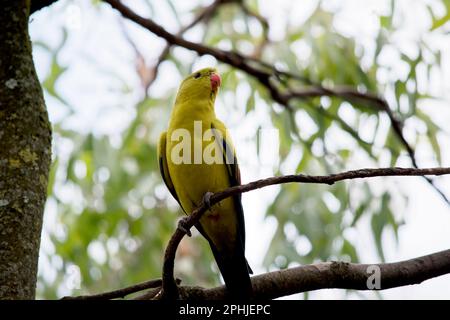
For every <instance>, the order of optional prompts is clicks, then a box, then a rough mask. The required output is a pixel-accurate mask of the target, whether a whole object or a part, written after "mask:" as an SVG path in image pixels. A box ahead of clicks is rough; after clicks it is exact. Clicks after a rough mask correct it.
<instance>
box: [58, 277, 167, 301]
mask: <svg viewBox="0 0 450 320" xmlns="http://www.w3.org/2000/svg"><path fill="white" fill-rule="evenodd" d="M161 283H162V281H161V279H156V280H149V281H145V282H142V283H138V284H135V285H133V286H130V287H126V288H122V289H118V290H114V291H108V292H104V293H99V294H93V295H85V296H77V297H64V298H62V299H61V300H110V299H117V298H123V297H125V296H127V295H129V294H131V293H135V292H139V291H142V290H145V289H151V288H157V287H160V286H161Z"/></svg>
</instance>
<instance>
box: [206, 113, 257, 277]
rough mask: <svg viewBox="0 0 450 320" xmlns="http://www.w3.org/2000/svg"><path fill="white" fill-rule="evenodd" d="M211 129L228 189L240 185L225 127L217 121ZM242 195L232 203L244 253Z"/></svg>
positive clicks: (232, 149) (234, 158)
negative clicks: (221, 161) (224, 171)
mask: <svg viewBox="0 0 450 320" xmlns="http://www.w3.org/2000/svg"><path fill="white" fill-rule="evenodd" d="M211 129H212V130H213V133H214V137H215V141H216V142H217V143H218V144H219V146H220V148H221V151H222V155H223V161H224V165H226V167H227V172H228V179H229V182H230V187H234V186H239V185H240V184H241V172H240V170H239V164H238V162H237V158H236V153H235V150H234V147H233V145H232V143H231V141H227V136H226V127H225V125H224V124H223V123H222V122H220V121H219V120H217V119H216V120H215V121H214V122H213V123H211ZM241 198H242V195H241V194H240V193H238V194H237V195H234V196H233V200H234V201H233V202H234V206H235V210H236V214H237V221H238V226H237V227H238V228H237V231H238V235H239V240H240V242H241V245H242V249H243V250H244V251H245V222H244V209H243V208H242V200H241ZM247 268H248V271H249V273H250V274H253V270H252V269H251V268H250V266H249V264H248V263H247Z"/></svg>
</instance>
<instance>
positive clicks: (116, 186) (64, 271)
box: [35, 0, 450, 298]
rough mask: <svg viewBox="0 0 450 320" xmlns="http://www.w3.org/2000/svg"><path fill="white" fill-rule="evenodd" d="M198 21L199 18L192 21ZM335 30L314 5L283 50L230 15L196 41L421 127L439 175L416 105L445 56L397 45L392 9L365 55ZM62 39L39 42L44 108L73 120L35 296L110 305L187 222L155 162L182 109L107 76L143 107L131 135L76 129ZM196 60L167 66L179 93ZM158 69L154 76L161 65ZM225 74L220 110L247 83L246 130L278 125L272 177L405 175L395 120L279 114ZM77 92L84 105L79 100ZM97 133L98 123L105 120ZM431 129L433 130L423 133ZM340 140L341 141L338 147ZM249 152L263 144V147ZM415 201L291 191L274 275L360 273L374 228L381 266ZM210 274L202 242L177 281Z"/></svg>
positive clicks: (375, 114) (435, 22) (278, 207)
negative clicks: (381, 171) (381, 107)
mask: <svg viewBox="0 0 450 320" xmlns="http://www.w3.org/2000/svg"><path fill="white" fill-rule="evenodd" d="M153 2H155V1H147V2H146V4H147V6H146V8H150V11H151V15H152V16H153V17H154V18H155V19H156V20H158V19H157V13H155V11H154V9H155V7H156V6H155V4H154V3H153ZM245 3H246V5H247V6H248V8H249V9H250V10H251V11H253V12H255V13H257V12H259V7H258V4H259V2H258V1H255V0H252V1H246V2H245ZM66 4H67V3H66ZM158 4H160V3H159V2H158ZM442 4H443V6H444V7H445V10H446V14H444V15H442V14H436V13H435V11H434V10H433V9H432V8H431V7H429V6H428V5H425V4H424V5H423V6H424V8H427V9H428V12H429V16H430V21H431V27H430V32H440V30H441V29H442V26H443V25H444V24H445V23H446V22H447V21H448V20H450V18H449V12H450V11H449V1H442ZM166 5H168V8H169V9H168V10H169V12H171V14H172V16H173V18H174V20H175V21H176V23H178V24H179V25H181V24H182V22H185V21H189V19H187V18H186V16H188V17H190V15H189V12H179V11H178V9H177V8H178V6H177V3H176V2H174V3H172V2H171V1H167V2H166ZM102 6H103V5H102V4H101V3H98V1H94V2H93V4H92V8H91V9H90V10H99V8H101V7H102ZM106 7H107V6H105V9H108V10H110V9H111V8H109V7H107V8H106ZM54 10H55V11H56V12H55V13H54V14H58V11H57V10H60V11H59V12H62V10H63V9H60V8H59V9H58V8H56V9H54ZM198 11H199V9H198V8H194V10H193V11H192V12H198ZM399 17H400V18H399ZM286 20H287V19H286ZM335 20H336V14H335V13H334V12H330V11H328V10H327V9H325V8H324V7H323V6H321V5H317V7H316V8H315V9H314V10H313V11H312V13H311V14H310V16H309V17H308V18H307V19H306V21H303V22H302V23H301V24H293V23H289V22H288V21H286V27H285V29H284V30H283V32H282V33H283V35H282V36H281V37H277V39H279V38H281V39H279V40H277V39H270V41H268V42H267V43H265V40H264V37H265V32H264V31H265V27H264V25H262V24H261V22H260V21H258V20H257V19H256V18H255V17H252V16H248V15H247V14H245V13H244V12H243V11H242V8H240V7H239V6H237V5H235V4H227V5H223V6H222V7H221V8H220V10H219V12H218V14H216V15H215V16H214V17H213V19H212V20H211V21H210V22H209V24H208V27H205V26H204V25H199V26H198V27H196V28H197V29H196V32H197V33H198V34H201V35H202V37H201V40H202V42H203V43H205V44H207V45H211V46H218V47H221V48H227V49H233V50H239V51H241V52H243V53H245V54H252V53H255V52H256V51H257V50H259V49H258V48H260V44H261V43H265V45H264V48H263V50H262V51H261V52H260V54H261V59H262V60H264V61H266V62H268V63H272V64H276V65H277V66H278V67H280V68H282V69H285V70H289V71H291V72H293V73H296V74H299V75H301V76H302V77H304V78H308V79H310V80H311V81H313V82H315V83H322V84H324V85H327V86H329V87H333V86H335V85H346V86H349V87H354V88H357V89H358V90H360V91H369V92H372V93H379V94H382V95H383V96H385V97H386V99H387V100H388V102H389V104H390V107H391V108H392V110H393V112H394V114H395V115H396V116H397V117H398V118H399V119H400V120H401V121H403V122H405V121H406V120H408V122H411V121H414V123H415V124H416V125H413V126H410V127H409V130H410V131H411V132H410V134H409V136H408V138H409V140H410V142H411V144H413V145H415V143H416V142H418V141H419V140H420V139H425V140H426V141H427V143H429V144H430V146H431V148H432V150H433V152H434V157H435V161H436V163H437V164H438V163H440V161H441V155H440V153H441V152H440V146H439V143H438V141H437V138H436V135H437V133H438V132H440V130H441V129H440V128H439V127H438V126H437V125H436V124H435V123H434V122H433V120H432V119H431V118H430V116H429V115H428V114H427V112H426V109H424V108H419V102H420V101H426V100H427V99H433V97H432V95H431V93H429V92H427V91H426V90H424V89H423V88H424V86H423V85H419V84H420V82H422V83H427V82H428V81H429V80H430V76H431V73H432V72H435V70H438V71H439V69H440V63H441V58H440V54H441V53H440V51H437V50H435V49H432V48H430V46H429V44H427V43H426V42H425V41H424V40H423V39H422V38H418V39H419V40H417V41H416V42H415V43H414V45H415V47H416V49H417V50H416V54H413V55H411V53H410V51H408V52H404V51H403V49H402V48H401V46H398V45H397V44H396V41H395V36H396V32H397V31H398V30H399V29H401V27H402V23H401V14H400V13H397V8H396V5H395V2H394V1H392V5H391V8H390V12H388V13H386V15H382V16H379V17H378V27H377V30H378V31H377V35H376V36H375V37H374V38H373V39H371V41H372V44H373V45H372V46H364V45H362V44H361V43H359V42H358V41H357V39H353V38H351V37H348V36H346V35H345V34H343V33H341V32H339V30H338V29H337V28H336V27H335V22H336V21H335ZM105 23H106V22H105ZM132 31H135V29H131V28H129V32H130V33H131V36H133V34H132ZM61 34H63V36H62V37H61V41H60V43H59V44H57V45H55V46H50V45H48V44H46V43H45V38H44V39H43V40H40V41H36V42H35V47H36V48H37V47H39V48H41V49H43V51H44V52H45V53H46V54H47V55H48V56H49V59H50V64H49V70H48V72H47V75H46V76H45V77H44V78H43V81H42V84H43V87H44V89H45V92H46V96H47V101H49V103H55V104H57V105H58V107H59V108H66V109H67V110H68V113H67V115H66V116H65V117H62V118H60V119H58V120H57V121H55V122H54V123H53V128H54V138H55V140H54V141H55V142H54V145H55V148H54V150H55V152H54V158H55V161H54V165H53V167H52V172H51V181H50V187H49V205H48V208H47V211H49V210H53V211H55V212H56V218H55V219H54V220H55V221H54V225H52V226H51V228H47V229H46V230H45V231H44V232H45V235H46V236H48V240H49V242H50V243H51V245H50V246H49V245H47V248H44V249H43V251H42V254H41V260H42V261H41V266H42V267H41V270H40V277H39V283H38V292H39V296H40V297H45V298H56V297H59V296H60V295H61V294H62V293H64V294H69V293H70V294H81V293H89V292H91V293H92V292H101V291H105V290H108V289H115V288H119V287H122V286H126V285H130V284H134V283H136V282H140V281H145V280H147V279H151V278H159V277H160V274H161V267H162V257H163V252H164V248H165V245H166V244H167V242H168V239H169V237H170V236H171V234H172V232H173V230H174V228H175V226H176V220H177V218H178V217H179V216H180V214H181V212H180V210H179V209H178V206H177V204H176V203H175V201H174V200H173V199H171V196H170V194H169V193H168V192H167V190H166V188H165V186H164V184H163V183H162V180H161V177H160V175H159V171H158V168H157V160H156V142H157V138H158V135H159V133H160V132H161V131H162V130H164V129H165V127H166V123H167V120H168V116H169V112H170V108H169V107H168V106H171V105H172V102H173V99H174V95H175V93H176V91H175V90H176V84H171V85H170V87H169V88H168V89H166V90H165V91H164V90H162V92H158V93H157V94H155V92H153V91H152V89H151V88H150V91H149V92H148V95H147V94H146V95H142V94H141V93H142V92H140V91H139V90H140V89H141V88H139V87H138V86H136V87H135V88H133V87H130V85H129V84H128V83H127V80H125V79H123V76H121V75H120V73H117V74H116V73H115V72H114V71H115V70H108V71H109V72H108V77H109V78H110V82H111V83H119V84H120V85H118V86H115V87H112V89H111V87H109V88H108V90H113V91H114V92H113V93H114V95H115V97H129V96H130V91H131V93H132V94H134V95H133V97H134V99H128V100H127V101H128V103H130V101H131V100H132V101H133V102H132V103H131V104H132V106H131V108H130V109H127V110H132V111H129V112H128V114H129V115H130V116H129V122H127V125H126V128H125V129H123V130H121V131H120V132H119V134H118V135H117V134H115V135H113V134H105V133H98V132H96V131H95V130H87V132H83V131H82V130H75V129H73V128H71V126H70V124H69V121H68V120H67V119H68V118H70V116H71V115H73V114H74V113H76V110H77V107H78V106H77V105H76V102H74V101H73V99H72V100H70V102H69V100H67V99H66V98H65V97H64V96H63V94H62V93H61V92H59V89H58V88H61V87H64V85H65V83H66V81H67V80H66V79H65V78H64V75H65V74H67V73H68V72H70V71H71V68H72V66H71V64H70V63H69V64H63V63H61V61H60V60H61V59H60V56H61V55H62V53H63V52H64V50H66V41H68V39H69V40H70V38H71V36H72V35H71V31H67V30H66V29H65V28H63V27H62V26H61ZM269 35H270V32H269ZM150 40H154V38H151V39H150ZM368 48H370V50H369V49H368ZM386 54H388V55H390V56H392V57H394V58H393V59H394V60H395V57H396V56H398V58H397V60H396V61H394V63H395V64H401V65H402V66H404V69H406V70H407V72H404V74H401V73H399V72H396V71H393V70H392V68H393V65H392V63H385V62H384V61H385V59H382V58H381V56H382V55H386ZM189 57H190V58H186V52H183V50H181V51H180V50H178V49H175V50H172V52H171V54H170V55H169V57H168V58H167V61H166V62H165V63H164V64H170V65H171V67H170V70H172V71H173V70H176V72H178V74H179V78H180V79H181V78H182V77H184V76H185V75H186V74H187V73H188V72H190V70H191V68H192V65H193V63H195V61H197V59H198V58H197V57H196V56H195V55H194V54H192V55H191V56H189ZM80 59H82V58H80ZM122 63H124V64H128V68H130V69H133V68H134V63H135V61H133V59H129V60H128V61H122ZM148 64H149V66H150V67H151V62H148ZM92 67H93V68H95V67H96V66H95V65H92ZM99 69H100V68H99ZM419 69H420V76H419V71H418V70H419ZM166 70H168V69H166ZM220 70H221V73H222V74H223V79H224V86H223V90H222V91H221V95H220V97H219V100H220V102H221V103H223V104H227V103H229V101H237V100H238V92H239V90H240V87H241V86H242V85H243V82H245V83H248V84H250V86H248V87H249V88H250V89H249V90H250V92H249V94H248V95H246V97H245V98H243V96H239V99H245V100H246V101H245V103H244V105H245V108H244V109H245V110H240V111H239V112H241V113H242V114H243V117H252V116H254V114H255V113H256V108H257V107H258V106H267V107H268V108H267V110H268V111H267V112H268V113H269V115H270V121H271V125H272V126H273V127H274V128H276V129H278V130H279V133H280V134H279V138H280V150H279V155H280V166H279V167H277V168H275V170H273V174H287V173H306V174H316V175H318V174H329V173H332V172H338V171H342V170H347V169H354V168H356V167H359V166H361V165H364V166H369V165H370V166H375V167H376V166H389V165H391V166H394V165H396V164H397V163H399V161H402V163H409V162H408V157H407V154H406V152H405V151H404V147H403V146H402V145H401V143H400V142H399V139H398V137H397V136H396V135H395V134H394V133H393V132H392V130H390V129H389V126H387V125H382V124H383V123H384V124H386V123H387V122H388V118H387V117H386V115H384V114H382V113H380V112H379V111H378V110H376V109H374V108H373V107H370V106H368V105H366V104H364V103H359V104H353V105H351V104H349V103H348V102H345V101H343V100H341V99H338V98H314V99H310V100H307V101H304V100H298V101H295V103H294V104H293V106H294V107H295V108H294V109H293V110H292V111H288V110H286V109H284V108H283V107H281V106H279V105H276V104H274V103H273V101H272V100H271V99H270V97H269V95H268V92H267V91H266V89H265V88H264V87H262V86H261V84H259V83H258V82H256V81H255V80H254V79H252V78H250V77H248V76H247V75H245V74H244V73H242V72H240V71H237V70H235V69H232V68H230V67H229V66H226V65H220ZM423 70H425V72H423ZM100 72H101V71H100V70H99V73H100ZM135 76H136V77H137V75H135ZM177 77H178V76H177ZM177 77H172V78H173V79H176V78H177ZM419 77H421V78H420V79H419ZM166 79H167V78H166ZM291 81H294V80H291ZM294 85H300V84H298V83H295V84H294ZM419 88H421V89H419ZM425 88H426V86H425ZM71 90H74V91H76V92H77V94H78V95H82V94H83V92H82V89H81V88H76V87H75V88H71ZM99 94H100V93H99ZM105 94H108V92H107V91H106V92H105ZM136 96H139V98H135V97H136ZM142 96H143V97H142ZM49 97H53V98H54V99H55V100H51V99H50V98H49ZM230 97H232V100H230V99H229V98H230ZM119 100H120V101H123V100H121V99H119ZM100 114H101V113H100ZM98 121H99V123H100V122H101V118H99V119H98ZM124 121H128V120H126V119H124ZM255 121H258V119H257V118H256V119H255ZM306 124H308V125H306ZM421 126H424V127H425V128H426V130H425V131H424V130H416V129H415V128H420V127H421ZM362 131H364V135H362V134H361V132H362ZM336 137H340V138H339V140H337V139H336ZM341 140H342V141H341ZM253 142H254V143H257V142H258V141H257V138H256V137H255V139H254V141H253ZM59 146H66V147H65V148H63V147H59ZM64 150H66V151H64ZM67 150H69V151H67ZM258 150H259V149H258ZM274 152H276V151H275V150H274ZM405 161H406V162H405ZM393 198H397V199H398V198H400V200H403V201H400V205H399V204H398V203H397V207H395V208H396V210H394V207H393ZM405 200H406V197H405V196H404V195H402V194H401V190H399V189H398V188H397V186H396V185H395V184H393V183H391V182H389V181H387V180H383V183H379V182H378V183H377V182H372V181H354V182H351V183H340V184H336V185H333V186H320V185H300V184H290V185H283V186H281V187H280V188H279V192H278V193H277V195H276V197H275V198H274V201H273V203H271V204H270V206H269V207H268V208H267V212H266V215H267V216H268V217H273V218H274V219H275V221H276V222H277V226H276V230H275V232H274V235H273V238H272V241H271V244H270V247H269V249H268V252H267V254H266V256H265V258H264V262H263V263H264V267H265V268H267V269H273V268H286V267H288V266H289V265H290V264H292V263H294V264H295V263H300V264H306V263H312V262H314V261H320V260H323V261H325V260H330V259H335V260H336V259H344V260H347V261H352V262H358V261H359V252H358V250H357V248H356V245H355V244H356V243H355V241H356V239H354V238H352V237H349V236H348V234H349V230H351V229H354V228H356V227H357V226H358V225H360V224H364V223H365V224H367V225H368V226H369V227H370V230H371V232H372V236H373V242H374V244H375V245H374V248H375V249H376V251H377V254H378V256H379V257H380V259H381V260H384V252H383V241H382V238H383V233H384V232H385V230H387V229H388V230H390V231H391V232H394V234H395V235H397V231H398V228H399V227H400V225H401V224H402V223H403V217H402V215H401V214H398V213H396V212H401V211H402V210H401V208H403V207H404V205H405ZM52 208H53V209H52ZM394 211H395V213H394ZM44 247H45V246H44ZM212 261H213V259H212V255H211V253H210V250H209V248H208V246H207V244H206V241H204V240H203V239H201V237H199V236H198V235H197V236H194V238H193V239H185V240H184V241H183V243H182V245H181V247H180V248H179V252H178V258H177V263H176V267H177V276H178V277H180V278H181V279H182V280H183V283H187V284H195V285H204V286H211V285H215V284H218V283H219V278H218V276H217V270H216V267H215V265H214V264H213V263H212ZM46 268H47V269H48V268H53V269H56V275H54V276H48V275H46V273H48V271H47V270H45V269H46ZM42 269H44V270H42ZM78 277H79V279H78ZM74 278H77V279H78V280H77V281H79V285H72V286H70V285H69V284H68V282H70V281H75V280H73V279H74ZM71 279H72V280H71ZM75 282H76V281H75ZM62 287H64V288H65V289H64V290H63V289H61V288H62ZM78 287H79V288H78ZM67 288H68V289H69V290H67Z"/></svg>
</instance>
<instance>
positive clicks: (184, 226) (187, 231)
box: [178, 217, 192, 237]
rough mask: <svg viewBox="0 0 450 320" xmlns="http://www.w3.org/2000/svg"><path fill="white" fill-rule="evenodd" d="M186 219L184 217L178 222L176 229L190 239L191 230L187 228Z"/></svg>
mask: <svg viewBox="0 0 450 320" xmlns="http://www.w3.org/2000/svg"><path fill="white" fill-rule="evenodd" d="M187 219H188V217H184V218H182V219H181V220H180V221H178V229H180V230H181V231H182V232H184V233H185V234H186V235H187V236H188V237H192V233H191V230H190V228H189V227H188V226H187Z"/></svg>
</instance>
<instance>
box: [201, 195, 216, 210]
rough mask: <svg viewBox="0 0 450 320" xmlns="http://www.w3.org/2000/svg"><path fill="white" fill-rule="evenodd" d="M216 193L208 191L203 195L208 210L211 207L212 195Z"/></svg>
mask: <svg viewBox="0 0 450 320" xmlns="http://www.w3.org/2000/svg"><path fill="white" fill-rule="evenodd" d="M213 195H214V193H212V192H209V191H208V192H206V193H205V195H204V196H203V203H204V204H205V205H206V208H207V210H210V209H211V197H212V196H213Z"/></svg>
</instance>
